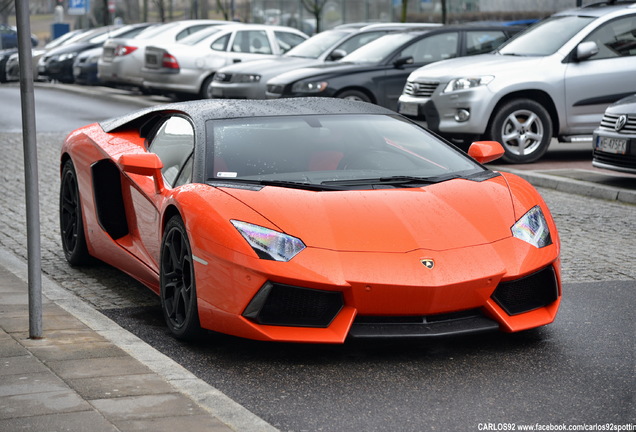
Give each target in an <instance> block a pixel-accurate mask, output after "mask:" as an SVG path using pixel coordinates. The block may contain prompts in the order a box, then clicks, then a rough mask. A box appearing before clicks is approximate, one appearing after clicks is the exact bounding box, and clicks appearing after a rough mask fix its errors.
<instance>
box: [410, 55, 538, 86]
mask: <svg viewBox="0 0 636 432" xmlns="http://www.w3.org/2000/svg"><path fill="white" fill-rule="evenodd" d="M540 59H541V58H540V57H531V56H528V57H521V56H506V55H500V54H481V55H476V56H468V57H459V58H456V59H450V60H443V61H440V62H435V63H431V64H430V65H427V66H424V67H422V68H420V69H417V70H416V71H414V72H413V73H411V75H410V76H409V81H413V80H431V79H436V80H439V81H442V82H446V81H449V80H451V79H453V78H456V77H460V76H479V75H499V74H502V73H510V72H513V73H514V72H515V71H523V75H522V76H527V73H528V71H532V70H536V69H537V65H538V64H539V63H540V62H541V60H540Z"/></svg>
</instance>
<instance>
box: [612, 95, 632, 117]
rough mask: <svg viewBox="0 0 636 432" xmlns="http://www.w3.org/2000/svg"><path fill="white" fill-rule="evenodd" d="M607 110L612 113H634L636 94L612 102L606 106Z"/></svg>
mask: <svg viewBox="0 0 636 432" xmlns="http://www.w3.org/2000/svg"><path fill="white" fill-rule="evenodd" d="M607 111H608V112H611V113H614V114H633V113H636V94H634V95H631V96H627V97H626V98H623V99H621V100H619V101H617V102H614V103H613V104H612V105H610V106H609V107H608V108H607Z"/></svg>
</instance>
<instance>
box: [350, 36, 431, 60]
mask: <svg viewBox="0 0 636 432" xmlns="http://www.w3.org/2000/svg"><path fill="white" fill-rule="evenodd" d="M417 36H419V33H411V32H406V33H392V34H388V35H385V36H382V37H381V38H378V39H376V40H374V41H372V42H369V43H368V44H366V45H364V46H362V47H360V48H358V49H357V50H355V51H354V52H352V53H351V54H349V55H347V56H345V57H343V58H342V59H341V60H340V62H343V63H378V62H381V61H382V60H384V59H385V58H386V57H387V56H389V55H390V54H391V53H393V52H394V51H395V50H396V49H398V48H399V47H401V46H402V45H404V44H406V43H407V42H409V41H410V40H412V39H414V38H415V37H417Z"/></svg>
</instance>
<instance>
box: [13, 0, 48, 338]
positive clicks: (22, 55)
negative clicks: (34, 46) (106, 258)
mask: <svg viewBox="0 0 636 432" xmlns="http://www.w3.org/2000/svg"><path fill="white" fill-rule="evenodd" d="M15 2H16V6H15V11H16V20H17V24H18V25H17V27H18V56H19V60H20V95H21V99H22V140H23V146H24V185H25V192H26V216H27V257H28V261H29V262H28V277H29V282H28V285H29V337H30V338H31V339H40V338H41V337H42V256H41V251H40V202H39V189H38V156H37V141H36V134H35V97H34V93H33V60H32V53H31V23H30V22H29V0H15Z"/></svg>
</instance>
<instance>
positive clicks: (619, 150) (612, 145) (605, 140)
mask: <svg viewBox="0 0 636 432" xmlns="http://www.w3.org/2000/svg"><path fill="white" fill-rule="evenodd" d="M596 150H598V151H602V152H605V153H613V154H625V153H627V139H626V138H610V137H599V138H598V141H597V142H596Z"/></svg>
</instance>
